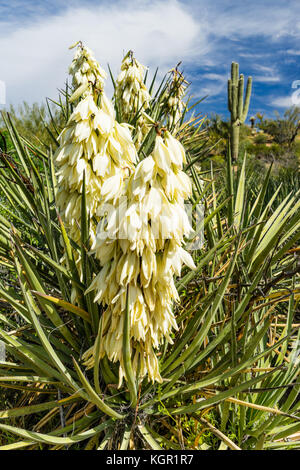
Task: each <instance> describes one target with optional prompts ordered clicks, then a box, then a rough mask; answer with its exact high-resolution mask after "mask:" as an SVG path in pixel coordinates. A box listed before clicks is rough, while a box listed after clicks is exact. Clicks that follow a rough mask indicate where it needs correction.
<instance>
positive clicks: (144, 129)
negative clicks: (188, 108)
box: [115, 51, 151, 148]
mask: <svg viewBox="0 0 300 470" xmlns="http://www.w3.org/2000/svg"><path fill="white" fill-rule="evenodd" d="M145 70H146V67H145V66H144V65H142V64H140V63H139V62H138V61H137V60H136V59H135V58H134V57H133V53H132V51H129V52H128V53H127V54H126V56H125V57H124V59H123V61H122V65H121V72H120V74H119V75H118V78H117V80H116V88H115V99H116V101H117V103H118V105H119V106H120V107H121V109H122V117H123V119H124V120H125V121H126V122H129V121H130V120H131V119H133V118H134V117H135V116H136V114H137V113H139V115H138V119H137V121H136V126H135V127H136V139H135V145H136V147H137V148H139V146H140V144H141V143H142V141H143V139H144V138H145V136H146V135H147V133H148V131H149V126H148V124H147V121H146V120H145V118H144V116H143V114H142V111H145V110H146V109H147V108H149V105H150V100H151V96H150V94H149V92H148V90H147V87H146V85H145V84H144V75H145Z"/></svg>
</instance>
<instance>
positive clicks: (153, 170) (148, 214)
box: [85, 132, 195, 384]
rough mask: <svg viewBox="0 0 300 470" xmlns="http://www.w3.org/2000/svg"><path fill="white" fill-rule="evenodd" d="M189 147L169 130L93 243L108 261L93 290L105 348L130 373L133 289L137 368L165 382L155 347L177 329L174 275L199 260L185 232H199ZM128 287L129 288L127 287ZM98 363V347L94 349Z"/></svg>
mask: <svg viewBox="0 0 300 470" xmlns="http://www.w3.org/2000/svg"><path fill="white" fill-rule="evenodd" d="M184 162H185V151H184V148H183V147H182V145H181V144H180V142H179V141H178V140H176V139H175V138H174V137H172V136H171V134H170V133H168V132H165V134H164V137H161V136H160V135H158V136H157V137H156V141H155V147H154V150H153V152H152V154H151V155H150V156H149V157H147V158H145V159H144V160H142V161H141V162H140V163H139V164H138V165H137V167H136V170H135V172H134V173H133V174H132V176H131V177H130V180H129V182H128V185H127V191H126V198H123V199H122V200H121V199H120V200H119V201H118V203H117V204H114V206H113V210H112V213H111V214H110V216H109V218H108V223H107V225H106V227H104V228H103V226H100V225H99V227H98V230H97V234H96V241H95V243H94V246H93V251H94V253H95V255H96V257H97V258H98V259H99V261H100V263H101V265H102V269H101V271H100V272H99V274H98V275H97V276H96V277H95V278H94V280H93V282H92V284H91V286H90V287H89V289H88V292H89V291H91V290H95V294H96V295H95V301H97V302H99V303H101V304H102V305H103V306H104V307H105V310H104V313H103V323H102V325H103V338H102V341H101V355H102V357H103V356H104V355H105V354H106V355H107V356H108V358H109V359H110V360H111V361H113V362H117V361H118V362H119V364H120V371H119V378H120V384H121V382H122V378H123V377H124V368H123V359H122V338H123V325H124V316H125V306H126V295H128V296H129V299H128V304H129V313H130V324H131V330H130V337H131V351H132V361H133V369H134V371H135V373H136V375H137V374H138V370H139V377H140V378H143V377H144V376H145V375H148V379H149V380H152V381H158V382H161V376H160V373H159V365H158V360H157V356H156V353H155V350H156V349H157V348H159V346H160V345H161V344H162V343H163V341H164V340H165V339H166V340H167V341H169V342H170V343H171V342H172V339H171V333H172V331H174V330H176V329H177V324H176V319H175V316H174V313H173V311H172V304H173V301H178V300H179V296H178V293H177V290H176V287H175V284H174V275H180V271H181V267H182V265H183V264H186V265H187V266H189V267H190V268H191V269H194V268H195V265H194V262H193V259H192V258H191V256H190V255H189V253H187V251H185V250H184V248H183V244H184V237H187V236H188V235H189V234H190V233H191V232H192V227H191V225H190V223H189V220H188V216H187V214H186V211H185V208H184V200H185V199H186V198H188V197H189V195H190V194H191V189H192V188H191V187H192V185H191V181H190V179H189V177H188V176H187V175H186V174H185V173H184V172H183V171H182V166H183V163H184ZM127 293H128V294H127ZM85 359H86V364H87V365H88V366H91V365H92V364H93V349H91V350H89V351H88V352H87V353H86V355H85Z"/></svg>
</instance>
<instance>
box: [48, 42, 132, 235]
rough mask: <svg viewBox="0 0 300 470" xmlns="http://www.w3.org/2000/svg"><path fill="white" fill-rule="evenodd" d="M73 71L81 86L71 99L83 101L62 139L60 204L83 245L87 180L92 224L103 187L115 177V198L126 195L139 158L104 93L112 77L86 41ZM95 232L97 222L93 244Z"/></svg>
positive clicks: (58, 158)
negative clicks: (83, 199)
mask: <svg viewBox="0 0 300 470" xmlns="http://www.w3.org/2000/svg"><path fill="white" fill-rule="evenodd" d="M70 73H71V74H72V76H73V85H74V87H75V91H74V93H73V95H72V97H71V101H76V100H79V101H78V102H77V105H76V107H75V109H74V111H73V113H72V115H71V116H70V118H69V121H68V123H67V125H66V127H65V128H64V129H63V131H62V133H61V134H60V136H59V143H60V147H59V148H58V150H57V152H56V154H55V165H56V169H57V176H58V191H57V204H58V207H59V209H60V211H61V214H62V216H63V220H64V222H65V224H66V225H67V228H68V230H69V234H70V236H71V238H72V239H73V240H74V241H76V242H79V241H80V229H79V226H80V218H81V195H82V185H83V179H84V177H85V183H86V184H85V186H86V201H87V211H88V213H89V215H90V219H91V221H92V219H93V217H94V216H95V215H96V212H97V208H98V206H99V205H100V204H101V191H102V187H103V185H104V184H106V183H107V181H109V179H110V178H114V183H115V185H116V186H117V187H115V195H116V196H117V195H120V194H121V192H122V188H123V185H124V179H126V178H127V176H128V175H129V174H130V172H131V171H132V170H133V168H134V163H135V161H136V158H137V157H136V150H135V147H134V144H133V142H132V138H131V133H130V131H129V128H128V125H127V124H119V123H118V122H117V121H116V120H115V112H114V108H113V105H112V103H111V101H110V100H109V99H108V98H107V97H106V95H105V93H104V91H103V87H104V79H105V78H106V73H105V72H104V71H103V70H102V69H101V67H100V65H99V64H98V63H97V61H96V60H95V58H94V56H93V54H92V52H91V51H90V50H89V49H88V48H86V47H83V46H82V44H81V43H80V44H79V47H78V49H77V50H76V52H75V57H74V60H73V62H72V65H71V67H70ZM78 90H79V92H78ZM104 182H106V183H104ZM78 224H79V225H78ZM95 231H96V226H94V225H93V223H92V222H91V227H90V238H91V241H92V242H93V241H94V239H95Z"/></svg>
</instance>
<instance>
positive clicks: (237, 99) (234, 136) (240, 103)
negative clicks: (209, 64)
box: [228, 62, 252, 162]
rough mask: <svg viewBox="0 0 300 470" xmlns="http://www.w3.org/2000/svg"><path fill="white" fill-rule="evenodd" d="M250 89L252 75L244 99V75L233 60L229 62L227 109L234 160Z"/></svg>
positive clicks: (246, 112)
mask: <svg viewBox="0 0 300 470" xmlns="http://www.w3.org/2000/svg"><path fill="white" fill-rule="evenodd" d="M251 89H252V77H249V78H248V81H247V88H246V96H245V101H244V75H242V74H241V75H239V64H237V63H236V62H233V63H232V64H231V78H230V79H229V80H228V110H229V111H230V115H231V120H230V122H231V129H230V140H231V142H230V147H231V159H232V161H234V162H235V161H237V159H238V156H239V139H240V125H241V124H243V123H244V122H245V120H246V118H247V114H248V109H249V103H250V96H251Z"/></svg>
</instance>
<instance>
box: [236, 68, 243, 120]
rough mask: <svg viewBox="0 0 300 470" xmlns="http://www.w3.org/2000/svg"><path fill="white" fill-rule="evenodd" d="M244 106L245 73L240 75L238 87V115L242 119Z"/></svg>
mask: <svg viewBox="0 0 300 470" xmlns="http://www.w3.org/2000/svg"><path fill="white" fill-rule="evenodd" d="M243 108H244V75H241V76H240V79H239V87H238V112H237V117H238V119H239V120H240V121H241V119H242V115H243Z"/></svg>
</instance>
